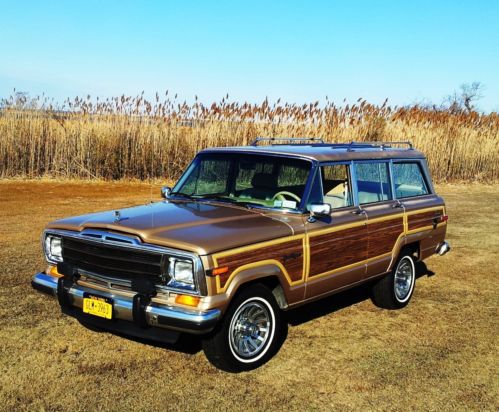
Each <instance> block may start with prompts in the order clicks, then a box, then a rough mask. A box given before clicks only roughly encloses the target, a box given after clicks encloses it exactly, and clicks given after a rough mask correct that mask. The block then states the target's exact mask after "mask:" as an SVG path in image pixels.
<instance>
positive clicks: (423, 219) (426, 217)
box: [407, 209, 444, 231]
mask: <svg viewBox="0 0 499 412" xmlns="http://www.w3.org/2000/svg"><path fill="white" fill-rule="evenodd" d="M443 214H444V211H443V209H439V210H431V211H428V212H422V213H414V214H411V215H408V216H407V226H408V227H407V230H408V231H412V230H415V229H421V228H423V227H431V226H433V224H434V222H433V219H435V218H440V217H441V216H442V215H443ZM439 222H440V219H438V222H437V224H438V223H439Z"/></svg>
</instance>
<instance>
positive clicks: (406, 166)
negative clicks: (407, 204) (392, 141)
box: [393, 162, 428, 199]
mask: <svg viewBox="0 0 499 412" xmlns="http://www.w3.org/2000/svg"><path fill="white" fill-rule="evenodd" d="M393 181H394V183H395V196H396V198H397V199H401V198H404V197H413V196H423V195H427V194H428V187H427V185H426V182H425V180H424V177H423V172H422V170H421V165H420V164H419V163H414V162H412V163H409V162H407V163H394V164H393Z"/></svg>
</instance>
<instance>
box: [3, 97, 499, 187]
mask: <svg viewBox="0 0 499 412" xmlns="http://www.w3.org/2000/svg"><path fill="white" fill-rule="evenodd" d="M2 105H3V106H4V109H3V110H0V136H1V139H0V159H2V162H0V178H2V177H28V178H38V177H46V176H50V177H56V178H84V179H93V178H99V179H109V180H112V179H123V178H125V179H150V178H164V177H165V176H166V177H167V178H170V179H176V178H178V176H179V174H180V173H181V172H182V171H183V170H185V167H186V166H187V164H188V163H189V162H190V161H191V159H192V158H193V157H194V155H195V154H196V153H197V152H198V151H199V150H200V149H202V148H205V147H215V146H238V145H247V144H250V143H251V142H252V141H253V140H254V139H255V137H257V136H265V137H282V136H288V137H289V136H299V137H316V138H321V139H324V141H326V142H350V141H353V140H354V141H359V140H360V141H378V142H379V141H389V140H391V141H407V140H409V141H411V142H412V143H413V144H414V147H416V148H417V149H419V150H422V151H423V152H424V153H425V154H426V155H427V156H428V162H429V165H430V169H431V170H432V172H433V178H434V179H435V181H437V182H448V181H460V180H466V181H481V182H485V183H491V182H497V181H499V151H498V150H497V148H498V147H499V114H497V113H495V112H492V113H489V114H483V113H478V112H475V111H469V112H468V111H466V110H457V111H456V110H451V109H444V108H441V107H420V106H417V105H414V106H411V107H396V106H390V105H388V104H387V102H385V104H383V105H374V104H370V103H369V102H367V101H365V100H363V99H359V100H358V101H357V102H355V104H350V105H348V104H347V105H345V104H343V105H340V106H338V105H336V104H334V103H333V102H331V101H326V103H325V104H323V105H319V102H312V103H309V104H304V105H296V104H291V103H286V102H281V101H280V99H279V100H278V101H277V102H274V103H272V102H269V101H267V100H264V101H263V102H262V103H260V104H249V103H238V102H234V101H229V100H228V96H226V98H224V99H222V100H221V101H219V102H214V103H212V104H211V105H208V106H205V105H203V104H201V103H200V102H198V101H196V102H195V103H186V102H181V101H178V100H177V99H176V97H173V98H170V97H169V96H166V97H164V98H161V97H160V96H159V95H156V99H154V100H153V101H147V100H145V99H144V96H143V95H140V96H137V97H129V96H120V97H115V98H110V99H106V100H105V101H100V102H99V101H95V100H93V99H91V98H90V96H88V97H87V98H83V99H82V98H79V97H77V98H75V99H73V100H66V101H65V102H64V105H63V106H61V107H60V110H56V109H54V108H52V107H51V105H50V102H47V101H44V100H40V98H38V99H35V100H34V101H33V102H30V103H29V104H28V102H26V101H24V102H23V103H22V104H21V103H19V102H17V101H16V99H15V98H14V97H11V99H10V100H9V99H7V100H3V101H0V109H1V108H2ZM35 108H36V110H35Z"/></svg>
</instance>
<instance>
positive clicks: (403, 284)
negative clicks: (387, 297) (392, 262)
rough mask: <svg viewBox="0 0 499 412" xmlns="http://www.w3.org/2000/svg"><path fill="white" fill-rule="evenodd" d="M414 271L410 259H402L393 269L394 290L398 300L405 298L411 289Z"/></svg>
mask: <svg viewBox="0 0 499 412" xmlns="http://www.w3.org/2000/svg"><path fill="white" fill-rule="evenodd" d="M413 281H414V273H413V269H412V264H411V261H410V259H408V258H404V259H402V260H401V261H400V262H399V264H398V266H397V270H396V271H395V282H394V290H395V296H396V297H397V299H398V300H401V301H403V300H404V299H406V298H407V296H408V295H409V293H410V292H411V289H412V283H413Z"/></svg>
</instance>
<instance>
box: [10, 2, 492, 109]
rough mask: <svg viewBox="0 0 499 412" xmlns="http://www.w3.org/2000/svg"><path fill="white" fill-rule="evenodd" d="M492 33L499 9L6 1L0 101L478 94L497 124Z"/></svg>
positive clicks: (406, 99)
mask: <svg viewBox="0 0 499 412" xmlns="http://www.w3.org/2000/svg"><path fill="white" fill-rule="evenodd" d="M498 22H499V1H495V0H489V1H480V0H475V1H459V0H454V1H438V0H433V1H424V0H417V1H416V0H414V1H405V0H400V1H395V0H392V1H389V0H387V1H377V0H371V1H368V0H365V1H347V0H343V1H334V0H331V1H291V0H288V1H270V0H268V1H259V0H253V1H238V0H232V1H225V0H224V1H220V0H217V1H215V0H213V1H203V2H201V1H148V0H142V1H139V0H137V1H135V2H131V1H123V0H121V1H112V0H109V1H89V0H86V1H76V0H72V1H64V2H63V1H61V2H56V1H48V0H47V1H45V2H42V1H32V2H30V1H12V0H0V97H6V96H8V95H9V94H10V93H11V92H12V90H13V88H14V87H15V88H16V89H17V90H21V91H27V92H29V93H30V94H31V95H36V94H41V93H45V94H46V95H48V96H51V97H54V98H55V99H57V100H59V101H62V100H63V99H64V98H66V97H74V96H76V95H80V96H81V95H86V94H90V95H92V96H101V97H109V96H116V95H121V94H123V93H124V94H131V95H135V94H137V93H140V92H141V91H142V90H145V92H146V94H147V95H150V96H152V95H153V94H154V92H156V91H158V92H160V94H161V93H164V91H165V90H167V89H168V90H170V92H171V93H178V94H179V96H180V97H181V98H182V99H187V100H188V101H190V100H193V98H194V95H198V96H199V98H200V100H201V101H203V102H211V101H213V100H219V99H221V98H222V96H224V95H225V94H226V93H229V96H230V98H231V99H233V100H238V101H251V102H258V101H261V100H263V99H264V98H265V97H266V96H268V97H269V99H271V100H277V99H278V98H282V99H283V100H285V101H288V102H296V103H305V102H310V101H315V100H320V101H322V102H324V101H325V98H326V96H328V97H329V99H330V100H333V101H335V102H338V103H341V102H342V101H343V99H344V98H346V99H347V100H348V101H354V100H355V99H357V98H359V97H363V98H366V99H367V100H369V101H372V102H375V103H379V102H382V101H383V100H384V99H385V98H388V99H389V101H390V102H391V103H392V104H406V103H411V102H414V101H421V100H423V99H427V100H430V101H434V102H437V103H440V102H441V101H442V99H443V97H444V96H446V95H448V94H450V93H451V92H452V91H453V90H455V89H457V88H458V87H459V85H460V84H462V83H469V82H472V81H480V82H482V83H483V84H484V86H485V90H484V97H483V99H482V100H481V101H480V102H479V107H480V108H481V109H483V110H486V111H490V110H497V111H499V23H498Z"/></svg>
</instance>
